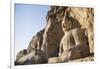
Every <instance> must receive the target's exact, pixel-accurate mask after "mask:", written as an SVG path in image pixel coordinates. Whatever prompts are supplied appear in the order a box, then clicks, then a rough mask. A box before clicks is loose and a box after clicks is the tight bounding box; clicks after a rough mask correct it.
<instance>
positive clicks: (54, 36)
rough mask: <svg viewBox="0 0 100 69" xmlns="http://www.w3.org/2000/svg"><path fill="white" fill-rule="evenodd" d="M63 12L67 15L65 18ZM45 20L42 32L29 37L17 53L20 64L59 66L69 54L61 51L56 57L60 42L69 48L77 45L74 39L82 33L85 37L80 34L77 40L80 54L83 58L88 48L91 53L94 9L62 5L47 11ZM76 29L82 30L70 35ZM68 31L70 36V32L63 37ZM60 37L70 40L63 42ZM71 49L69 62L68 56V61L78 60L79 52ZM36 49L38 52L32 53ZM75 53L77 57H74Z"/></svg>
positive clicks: (92, 47) (92, 51)
mask: <svg viewBox="0 0 100 69" xmlns="http://www.w3.org/2000/svg"><path fill="white" fill-rule="evenodd" d="M65 12H66V14H67V16H66V15H65ZM66 17H67V19H66ZM46 20H47V24H46V27H45V29H43V30H41V31H40V32H38V33H37V34H36V35H35V36H34V37H33V38H32V40H31V41H30V43H29V46H28V48H27V49H25V50H23V51H20V52H19V53H18V54H17V57H16V61H17V60H19V59H20V60H19V62H20V64H35V63H44V62H47V61H48V63H56V62H57V63H58V62H62V61H67V59H66V57H67V55H66V54H67V53H68V52H64V53H62V54H61V55H62V56H60V57H58V53H59V47H60V43H61V42H63V44H64V45H66V42H64V41H69V43H70V44H69V46H70V45H74V44H75V45H77V44H78V42H77V43H76V41H75V39H74V38H75V37H76V38H77V36H80V35H81V33H83V35H84V36H83V35H82V37H81V39H78V40H79V41H80V40H81V41H80V43H82V44H83V46H84V47H83V48H82V52H81V53H82V54H83V55H86V54H87V53H88V51H89V49H90V52H91V53H94V31H93V25H94V23H93V22H94V9H93V8H79V7H78V8H77V7H76V8H75V7H74V8H70V7H64V6H63V7H62V6H61V7H59V6H51V7H50V10H49V11H48V13H47V16H46ZM75 28H78V29H79V30H81V32H79V31H78V35H77V36H74V35H72V34H73V32H72V30H74V29H75ZM83 28H84V29H85V31H82V30H83ZM70 30H71V33H70V32H69V36H68V34H67V37H66V33H65V32H66V31H70ZM74 33H75V32H74ZM76 33H77V32H76ZM63 37H64V38H65V37H66V38H69V39H70V40H68V39H67V40H66V38H65V39H64V40H63V41H62V39H63ZM83 38H86V39H83ZM86 43H87V45H86ZM88 45H89V49H88ZM74 49H75V48H73V50H72V51H71V52H70V56H69V57H68V59H69V58H70V57H71V58H70V59H74V58H79V57H80V53H79V50H76V51H75V50H74ZM76 49H77V47H76ZM37 50H38V53H37V54H34V53H36V51H37ZM75 52H76V53H77V54H75ZM31 54H33V55H31ZM82 54H81V55H82ZM29 57H30V58H29ZM48 58H49V59H48ZM16 63H17V62H16Z"/></svg>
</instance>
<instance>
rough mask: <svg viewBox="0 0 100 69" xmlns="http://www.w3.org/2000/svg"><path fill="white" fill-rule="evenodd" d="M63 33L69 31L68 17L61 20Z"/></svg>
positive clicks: (69, 22)
mask: <svg viewBox="0 0 100 69" xmlns="http://www.w3.org/2000/svg"><path fill="white" fill-rule="evenodd" d="M62 28H63V31H68V30H70V29H71V21H70V19H69V18H68V17H64V18H63V20H62Z"/></svg>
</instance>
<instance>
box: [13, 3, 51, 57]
mask: <svg viewBox="0 0 100 69" xmlns="http://www.w3.org/2000/svg"><path fill="white" fill-rule="evenodd" d="M48 10H49V6H45V5H34V4H17V3H16V4H15V5H14V17H15V56H16V54H17V52H19V51H20V50H22V49H26V48H27V47H28V44H29V42H30V40H31V39H32V37H33V36H34V35H36V33H37V32H38V31H40V30H42V29H43V28H44V27H45V25H46V19H45V17H46V15H47V11H48Z"/></svg>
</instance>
